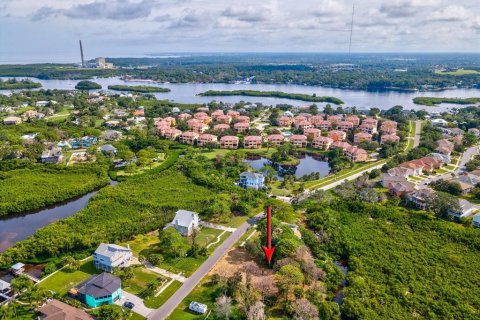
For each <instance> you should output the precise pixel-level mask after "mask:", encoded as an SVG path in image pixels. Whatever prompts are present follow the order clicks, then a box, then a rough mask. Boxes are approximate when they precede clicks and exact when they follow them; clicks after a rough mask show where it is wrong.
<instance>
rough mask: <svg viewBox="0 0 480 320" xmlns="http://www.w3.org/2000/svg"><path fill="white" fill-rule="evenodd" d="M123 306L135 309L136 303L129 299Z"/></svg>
mask: <svg viewBox="0 0 480 320" xmlns="http://www.w3.org/2000/svg"><path fill="white" fill-rule="evenodd" d="M123 306H124V307H125V308H128V309H133V308H134V307H135V304H134V303H133V302H130V301H127V302H125V303H124V304H123Z"/></svg>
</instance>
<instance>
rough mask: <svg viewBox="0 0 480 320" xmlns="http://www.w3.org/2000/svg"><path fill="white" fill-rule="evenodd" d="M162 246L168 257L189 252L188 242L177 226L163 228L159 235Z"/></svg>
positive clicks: (179, 255)
mask: <svg viewBox="0 0 480 320" xmlns="http://www.w3.org/2000/svg"><path fill="white" fill-rule="evenodd" d="M158 238H159V239H160V244H159V245H160V248H161V251H162V253H163V254H164V255H165V256H167V257H173V258H178V257H184V256H185V255H186V254H187V250H188V244H187V243H186V241H185V239H184V238H183V237H182V235H181V234H180V233H178V231H177V230H175V228H167V229H165V230H161V231H160V234H159V236H158Z"/></svg>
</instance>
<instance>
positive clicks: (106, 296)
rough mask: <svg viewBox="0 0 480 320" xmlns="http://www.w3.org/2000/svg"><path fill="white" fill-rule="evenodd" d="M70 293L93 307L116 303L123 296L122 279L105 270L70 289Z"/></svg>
mask: <svg viewBox="0 0 480 320" xmlns="http://www.w3.org/2000/svg"><path fill="white" fill-rule="evenodd" d="M70 294H71V295H72V296H73V297H74V298H76V299H78V300H80V301H81V302H83V303H85V304H86V305H88V306H89V307H91V308H96V307H99V306H102V305H105V304H114V303H115V301H117V300H118V299H120V298H121V297H122V281H121V280H120V278H117V277H115V276H114V275H112V274H110V273H107V272H104V273H101V274H98V275H93V276H91V277H90V278H88V279H87V280H85V281H84V282H82V283H80V284H79V285H78V286H77V287H76V288H73V289H72V290H70Z"/></svg>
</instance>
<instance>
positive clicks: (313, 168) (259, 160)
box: [244, 155, 330, 180]
mask: <svg viewBox="0 0 480 320" xmlns="http://www.w3.org/2000/svg"><path fill="white" fill-rule="evenodd" d="M299 160H300V163H299V164H298V165H296V166H282V165H279V164H276V163H275V162H272V161H271V160H269V159H267V158H264V157H258V156H249V157H248V158H247V159H245V160H244V162H245V163H247V164H248V165H249V166H251V167H252V168H253V169H255V170H257V171H258V170H260V169H261V168H263V167H264V166H266V165H271V166H272V167H274V168H275V170H277V178H278V179H280V180H282V177H283V176H284V175H286V174H291V175H294V176H295V177H296V178H300V177H302V176H304V175H306V174H310V173H313V172H318V173H320V177H321V178H323V177H325V176H327V175H328V174H329V172H330V167H329V166H328V162H326V161H323V160H319V159H315V158H314V157H312V156H310V155H304V156H301V157H300V158H299Z"/></svg>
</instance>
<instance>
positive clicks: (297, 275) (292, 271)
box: [276, 264, 305, 302]
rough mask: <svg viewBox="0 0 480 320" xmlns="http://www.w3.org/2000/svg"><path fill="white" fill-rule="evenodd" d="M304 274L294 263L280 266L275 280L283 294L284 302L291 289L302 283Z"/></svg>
mask: <svg viewBox="0 0 480 320" xmlns="http://www.w3.org/2000/svg"><path fill="white" fill-rule="evenodd" d="M304 279H305V278H304V275H303V273H302V271H301V270H300V269H299V268H298V267H295V266H294V265H290V264H288V265H285V266H283V267H281V268H280V269H279V270H278V272H277V273H276V281H277V285H278V288H279V289H280V291H281V293H282V294H283V296H284V300H285V302H286V301H288V296H289V295H290V294H291V293H292V292H293V290H294V289H295V288H296V287H298V286H300V285H301V284H303V281H304Z"/></svg>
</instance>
